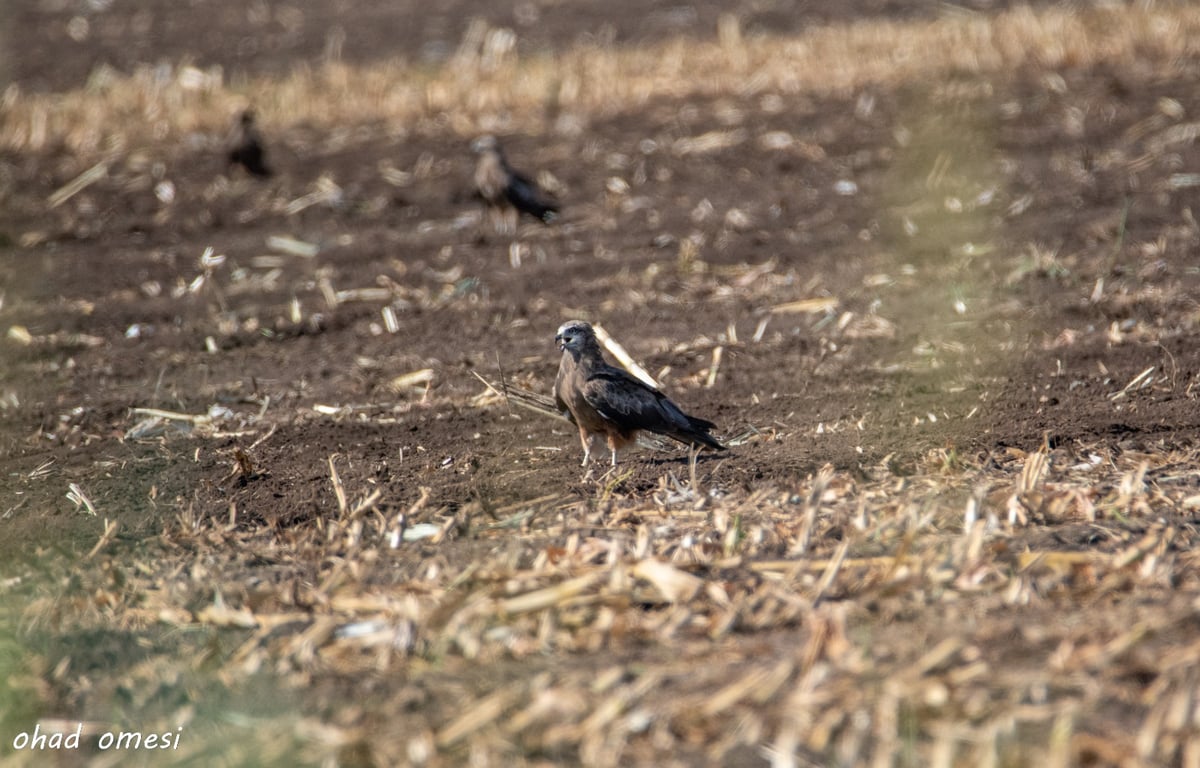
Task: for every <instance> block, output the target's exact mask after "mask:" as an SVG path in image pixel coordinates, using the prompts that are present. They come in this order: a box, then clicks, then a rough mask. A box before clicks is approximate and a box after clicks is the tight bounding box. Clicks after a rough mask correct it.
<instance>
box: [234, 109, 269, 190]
mask: <svg viewBox="0 0 1200 768" xmlns="http://www.w3.org/2000/svg"><path fill="white" fill-rule="evenodd" d="M227 146H228V147H229V164H230V165H240V166H242V167H243V168H245V169H246V170H247V171H249V172H250V174H252V175H254V176H257V177H259V178H260V179H265V178H267V177H269V176H270V175H271V173H272V171H271V169H270V168H268V167H267V158H266V150H264V149H263V144H262V136H260V135H259V133H258V126H256V125H255V124H254V112H252V111H251V110H249V109H247V110H245V111H244V112H242V114H241V116H239V117H238V119H237V121H236V122H234V124H233V128H231V129H230V131H229V139H228V144H227Z"/></svg>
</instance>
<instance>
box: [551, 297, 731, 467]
mask: <svg viewBox="0 0 1200 768" xmlns="http://www.w3.org/2000/svg"><path fill="white" fill-rule="evenodd" d="M554 341H555V343H557V344H558V347H559V349H561V350H562V353H563V354H562V360H561V362H559V365H558V377H557V379H555V381H554V402H555V406H556V407H557V408H558V409H559V410H560V411H561V412H563V413H564V414H565V415H567V416H568V417H569V418H570V419H571V421H572V422H574V423H575V425H576V426H578V427H579V441H580V442H581V443H583V465H584V466H587V463H588V459H589V458H591V455H592V440H593V438H595V436H596V435H604V437H605V439H606V440H607V441H608V449H609V451H610V452H611V453H612V465H613V466H614V467H615V466H616V465H617V449H619V448H622V447H624V446H626V445H628V444H629V443H631V442H633V441H634V440H636V439H637V433H638V432H640V431H643V430H645V431H647V432H655V433H657V434H660V435H666V436H667V437H669V438H672V439H673V440H678V441H679V442H681V443H683V444H685V445H689V446H698V447H703V448H710V449H712V450H714V451H723V450H725V446H723V445H721V443H719V442H717V440H716V438H714V437H713V436H712V435H710V434H709V431H710V430H712V429H715V428H716V425H715V424H713V423H712V422H711V421H707V420H705V419H700V418H697V417H695V416H689V415H687V414H686V413H684V412H683V411H682V410H680V408H679V406H677V405H675V403H673V402H671V400H670V399H669V398H668V397H667V396H666V395H664V394H663V393H662V392H659V391H658V390H657V389H654V388H653V387H650V386H647V385H646V384H644V383H642V382H641V381H640V380H638V379H636V378H634V377H633V376H631V375H630V374H628V373H626V372H625V371H624V370H622V369H620V368H617V367H614V366H611V365H609V364H608V363H606V362H605V361H604V356H603V355H602V354H601V352H600V343H599V342H598V341H596V333H595V331H593V330H592V326H590V325H588V324H587V323H585V322H583V321H582V320H572V321H571V322H569V323H564V324H563V325H562V326H561V327H560V328H559V329H558V334H557V335H556V336H555V337H554Z"/></svg>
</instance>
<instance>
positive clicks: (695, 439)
mask: <svg viewBox="0 0 1200 768" xmlns="http://www.w3.org/2000/svg"><path fill="white" fill-rule="evenodd" d="M687 420H688V427H689V429H687V430H679V431H678V432H676V433H674V434H672V435H671V437H673V438H675V439H676V440H678V441H679V442H681V443H685V444H687V445H699V446H703V447H704V448H711V449H712V450H714V451H723V450H725V446H724V445H722V444H721V442H720V441H719V440H717V438H715V437H713V436H712V435H710V434H709V431H710V430H713V429H716V427H717V425H716V424H713V423H712V422H711V421H709V420H707V419H698V418H696V417H695V416H688V417H687Z"/></svg>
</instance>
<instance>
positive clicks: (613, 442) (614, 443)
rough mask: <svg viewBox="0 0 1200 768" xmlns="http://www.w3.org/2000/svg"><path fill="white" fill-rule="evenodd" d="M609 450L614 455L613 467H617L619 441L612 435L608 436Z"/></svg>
mask: <svg viewBox="0 0 1200 768" xmlns="http://www.w3.org/2000/svg"><path fill="white" fill-rule="evenodd" d="M608 450H609V452H610V453H611V454H612V465H613V466H614V467H615V466H617V441H616V438H614V437H613V436H612V435H609V436H608Z"/></svg>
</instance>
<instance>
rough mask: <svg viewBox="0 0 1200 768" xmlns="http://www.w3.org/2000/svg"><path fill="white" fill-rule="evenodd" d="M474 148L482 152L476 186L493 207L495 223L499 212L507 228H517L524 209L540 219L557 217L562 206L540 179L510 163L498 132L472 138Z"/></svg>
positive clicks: (476, 175) (477, 167) (486, 201)
mask: <svg viewBox="0 0 1200 768" xmlns="http://www.w3.org/2000/svg"><path fill="white" fill-rule="evenodd" d="M471 149H473V150H475V152H476V153H477V154H478V155H479V162H478V163H476V165H475V188H476V190H478V192H479V196H480V197H482V198H483V200H484V202H485V203H487V204H488V208H489V209H490V210H491V211H492V216H493V219H492V220H493V223H494V222H495V221H496V214H497V213H498V212H502V213H503V215H504V228H505V230H506V231H516V220H517V218H518V217H519V215H520V214H521V213H527V214H529V215H530V216H532V217H534V218H535V219H540V220H541V221H542V223H543V224H549V223H550V222H552V221H554V219H555V218H557V216H558V206H557V205H555V204H554V203H552V202H550V201H549V200H547V199H546V196H545V194H546V193H545V192H543V191H542V189H541V188H540V187H538V185H537V183H536V182H534V181H532V180H531V179H530V178H529V177H528V176H525V175H524V174H522V173H521V172H519V171H516V170H514V169H513V167H512V166H511V165H509V164H508V159H507V158H505V157H504V150H502V149H501V148H500V142H498V141H497V140H496V137H495V136H480V137H479V138H478V139H475V141H473V142H471ZM510 217H511V222H510Z"/></svg>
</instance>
